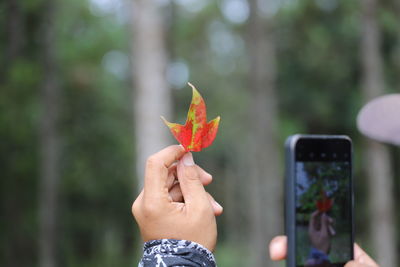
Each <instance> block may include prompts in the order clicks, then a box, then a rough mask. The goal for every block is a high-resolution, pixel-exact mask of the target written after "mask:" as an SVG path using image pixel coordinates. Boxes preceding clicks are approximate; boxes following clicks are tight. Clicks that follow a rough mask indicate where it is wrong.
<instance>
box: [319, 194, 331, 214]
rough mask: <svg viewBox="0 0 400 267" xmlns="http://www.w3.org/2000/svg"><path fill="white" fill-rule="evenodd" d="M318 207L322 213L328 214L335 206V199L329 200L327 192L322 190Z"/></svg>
mask: <svg viewBox="0 0 400 267" xmlns="http://www.w3.org/2000/svg"><path fill="white" fill-rule="evenodd" d="M316 206H317V209H318V210H319V211H320V212H328V211H329V210H330V209H331V208H332V206H333V199H332V198H328V197H327V195H326V193H325V191H324V190H321V196H320V198H319V199H318V200H317V203H316Z"/></svg>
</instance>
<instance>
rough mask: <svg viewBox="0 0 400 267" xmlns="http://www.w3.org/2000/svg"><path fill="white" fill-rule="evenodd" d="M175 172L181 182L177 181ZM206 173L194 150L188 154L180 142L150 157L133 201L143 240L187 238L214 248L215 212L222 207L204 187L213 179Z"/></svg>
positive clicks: (217, 212) (215, 237) (220, 210)
mask: <svg viewBox="0 0 400 267" xmlns="http://www.w3.org/2000/svg"><path fill="white" fill-rule="evenodd" d="M177 160H179V162H178V163H177V164H176V167H174V163H175V162H176V161H177ZM175 174H176V176H177V179H178V181H179V184H176V183H175V182H174V180H175ZM206 176H207V175H205V173H204V171H202V170H201V168H199V167H198V166H196V165H195V163H194V162H193V157H192V155H191V153H186V154H185V150H184V149H183V148H182V147H181V146H178V145H175V146H169V147H167V148H165V149H163V150H161V151H160V152H158V153H156V154H154V155H152V156H150V157H149V158H148V160H147V163H146V172H145V181H144V189H143V190H142V192H141V193H140V194H139V196H138V197H137V199H136V200H135V202H134V203H133V205H132V213H133V215H134V217H135V219H136V221H137V223H138V225H139V228H140V232H141V235H142V238H143V240H144V241H149V240H154V239H163V238H173V239H184V240H190V241H194V242H197V243H199V244H201V245H203V246H205V247H206V248H208V249H209V250H211V251H213V250H214V248H215V245H216V240H217V225H216V220H215V215H219V214H221V213H222V207H221V206H220V205H219V204H218V203H217V202H215V200H214V199H213V198H212V197H211V195H209V194H208V193H207V192H206V191H205V189H204V187H203V183H205V184H207V183H209V182H211V177H208V178H207V177H206ZM181 201H184V202H181Z"/></svg>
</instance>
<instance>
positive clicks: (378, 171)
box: [360, 0, 398, 267]
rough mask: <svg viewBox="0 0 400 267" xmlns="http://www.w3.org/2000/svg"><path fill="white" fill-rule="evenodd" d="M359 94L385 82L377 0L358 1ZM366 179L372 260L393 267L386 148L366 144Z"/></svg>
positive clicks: (372, 92)
mask: <svg viewBox="0 0 400 267" xmlns="http://www.w3.org/2000/svg"><path fill="white" fill-rule="evenodd" d="M360 2H361V8H362V25H363V28H362V39H361V53H362V54H361V57H362V58H361V60H362V71H363V72H362V73H363V76H362V90H363V96H364V99H365V100H366V101H368V100H371V99H372V98H374V97H377V96H379V95H382V94H384V92H385V82H384V76H383V62H382V55H381V52H380V46H381V32H380V29H379V26H378V22H377V9H378V1H377V0H362V1H360ZM365 153H366V154H365V163H364V166H365V168H366V175H367V180H368V186H369V208H370V215H369V218H368V220H369V221H370V227H371V231H370V232H371V241H372V244H373V246H374V248H375V251H376V259H377V261H378V262H379V263H380V265H381V266H387V267H394V266H398V265H397V259H396V239H395V238H396V235H395V221H394V214H395V210H394V207H393V199H394V198H393V191H392V190H393V175H392V166H391V162H390V152H389V149H388V147H386V146H385V145H382V144H379V143H377V142H374V141H368V142H366V152H365Z"/></svg>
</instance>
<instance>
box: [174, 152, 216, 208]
mask: <svg viewBox="0 0 400 267" xmlns="http://www.w3.org/2000/svg"><path fill="white" fill-rule="evenodd" d="M177 174H178V180H179V184H180V186H181V190H182V195H183V199H184V201H185V205H186V206H187V207H188V208H192V207H193V208H194V207H197V208H201V207H202V206H203V205H209V200H208V197H207V194H206V191H205V190H204V186H203V184H202V183H201V180H200V175H199V173H198V170H197V168H196V165H195V163H194V161H193V156H192V153H190V152H188V153H186V154H185V155H184V156H183V157H182V158H181V160H180V161H179V163H178V166H177Z"/></svg>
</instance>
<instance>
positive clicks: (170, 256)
mask: <svg viewBox="0 0 400 267" xmlns="http://www.w3.org/2000/svg"><path fill="white" fill-rule="evenodd" d="M143 250H144V252H143V258H142V259H141V261H140V262H139V267H172V266H184V267H216V262H215V259H214V256H213V254H212V253H211V252H210V251H209V250H208V249H206V248H205V247H203V246H202V245H200V244H197V243H194V242H191V241H187V240H176V239H160V240H152V241H148V242H146V243H145V244H144V249H143Z"/></svg>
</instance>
